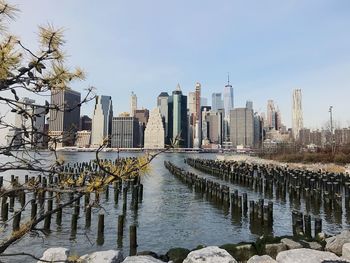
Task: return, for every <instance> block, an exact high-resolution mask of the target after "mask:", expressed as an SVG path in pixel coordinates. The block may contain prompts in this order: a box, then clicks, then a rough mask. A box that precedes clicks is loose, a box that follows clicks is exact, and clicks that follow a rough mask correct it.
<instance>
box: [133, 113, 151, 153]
mask: <svg viewBox="0 0 350 263" xmlns="http://www.w3.org/2000/svg"><path fill="white" fill-rule="evenodd" d="M134 117H135V118H136V120H137V121H138V122H139V127H140V131H139V136H140V138H139V142H140V147H143V145H144V133H145V129H146V125H147V122H148V118H149V110H147V109H140V110H135V111H134Z"/></svg>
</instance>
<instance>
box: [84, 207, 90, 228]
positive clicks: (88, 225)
mask: <svg viewBox="0 0 350 263" xmlns="http://www.w3.org/2000/svg"><path fill="white" fill-rule="evenodd" d="M90 226H91V206H88V207H86V210H85V227H86V228H90Z"/></svg>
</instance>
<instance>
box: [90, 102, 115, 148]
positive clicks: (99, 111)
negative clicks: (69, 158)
mask: <svg viewBox="0 0 350 263" xmlns="http://www.w3.org/2000/svg"><path fill="white" fill-rule="evenodd" d="M112 118H113V105H112V97H111V96H96V102H95V109H94V114H93V116H92V130H91V146H92V147H99V146H101V145H102V144H103V142H104V140H105V139H108V144H107V146H110V139H109V137H110V135H111V132H112Z"/></svg>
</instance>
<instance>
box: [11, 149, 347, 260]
mask: <svg viewBox="0 0 350 263" xmlns="http://www.w3.org/2000/svg"><path fill="white" fill-rule="evenodd" d="M59 154H60V156H61V157H62V158H63V159H65V160H66V161H69V162H77V161H89V160H91V159H94V156H95V155H94V153H89V152H84V153H80V152H79V153H77V152H75V153H59ZM120 155H121V156H135V155H138V154H137V153H135V154H133V153H124V154H120ZM116 156H117V155H116V153H112V152H107V153H101V157H102V158H111V159H114V158H116ZM187 156H188V154H180V153H176V154H170V153H164V154H162V155H160V156H158V157H157V158H155V159H154V161H153V162H152V164H151V166H152V170H151V172H150V174H149V175H147V176H145V177H143V178H142V183H143V185H144V197H143V202H142V204H140V205H139V210H138V211H133V210H130V209H129V208H130V200H129V201H128V212H127V215H126V218H125V223H124V238H123V240H120V239H119V240H118V237H117V224H118V215H120V214H121V213H122V202H120V200H121V197H119V203H118V204H117V205H116V204H115V203H114V198H113V191H112V190H111V192H110V196H109V198H108V199H107V200H106V199H105V198H104V197H103V196H102V197H101V200H104V203H103V207H104V210H103V211H98V210H97V209H93V213H92V220H91V228H89V229H85V214H84V213H83V211H81V213H80V218H79V219H78V228H77V231H76V233H74V235H75V237H76V238H74V237H72V235H71V231H70V226H71V217H72V214H73V211H74V207H70V208H66V209H64V211H63V217H62V225H61V226H57V225H56V221H55V218H54V217H53V219H52V223H51V228H52V231H51V233H50V234H49V235H48V236H47V237H46V238H45V239H41V238H38V237H36V236H27V237H25V238H24V239H22V240H21V241H19V242H18V243H17V244H16V245H14V246H12V247H11V248H9V249H8V250H7V252H8V253H10V252H15V251H16V252H18V251H23V252H29V253H34V254H35V255H37V256H41V254H42V252H43V251H44V250H45V249H46V248H47V247H51V246H63V247H68V248H70V249H71V251H72V252H73V253H77V254H79V255H82V254H86V253H88V252H92V251H96V250H107V249H116V248H117V247H122V248H123V250H124V255H128V253H129V249H128V246H129V233H128V231H129V226H130V225H131V224H136V225H137V239H138V240H137V241H138V251H143V250H152V251H155V252H158V253H165V252H166V251H167V250H168V249H170V248H172V247H185V248H189V249H192V248H194V247H196V246H197V245H200V244H201V245H222V244H225V243H238V242H241V241H254V240H255V239H256V238H257V235H255V234H252V232H254V231H251V230H252V229H251V227H250V225H249V220H248V219H247V217H246V216H242V217H235V216H231V214H230V212H229V209H227V208H222V207H221V206H216V205H215V204H214V203H213V202H211V201H210V200H208V199H206V198H205V196H203V195H202V194H200V193H196V192H195V191H193V190H192V189H190V188H189V187H188V186H187V185H185V184H183V183H182V182H181V181H179V180H178V179H177V178H175V177H174V176H173V175H171V174H170V173H169V172H168V171H167V170H166V168H165V167H164V165H163V162H164V160H170V161H171V162H172V163H174V164H175V165H177V166H180V167H183V168H184V169H186V170H189V171H192V172H194V173H196V174H198V175H200V176H207V177H208V178H210V180H212V181H214V182H219V183H220V184H222V185H228V186H229V187H230V190H231V192H233V191H234V190H238V191H239V193H240V194H241V193H243V192H246V193H247V196H248V199H249V200H255V201H256V200H258V199H259V198H265V200H266V201H270V200H271V201H273V202H274V225H273V229H272V231H273V233H274V234H275V235H287V234H288V235H291V234H292V228H291V210H293V209H300V211H309V212H310V213H311V215H318V214H320V215H321V216H322V217H323V218H324V219H325V220H324V222H323V227H324V229H325V230H326V232H328V233H334V232H339V231H340V230H341V228H342V226H345V225H347V224H348V222H349V219H348V218H347V216H346V215H343V216H340V217H338V218H334V217H333V216H332V215H331V214H328V213H327V211H323V210H322V209H320V208H317V207H316V208H315V206H313V205H311V206H310V205H309V204H305V203H303V202H302V203H295V202H294V201H293V202H289V198H288V195H287V197H286V198H276V197H274V196H273V195H270V194H269V195H265V196H264V195H262V194H260V193H258V192H255V191H253V190H251V189H249V188H245V187H241V186H238V185H232V184H231V183H229V182H226V181H222V180H220V179H218V178H216V177H213V176H211V175H206V174H204V173H202V172H200V171H198V170H194V169H193V168H191V167H190V166H188V165H187V164H184V161H183V160H184V158H186V157H187ZM191 157H201V158H206V159H208V158H215V157H216V155H215V154H200V155H196V154H191ZM16 173H17V172H16ZM10 174H11V173H10V172H9V173H7V174H6V175H5V179H6V178H7V179H8V178H9V176H10ZM24 174H25V173H24V172H20V173H17V174H16V175H18V176H20V177H23V176H24ZM22 180H23V178H22ZM29 210H30V208H28V209H26V211H25V213H30V211H29ZM99 212H103V213H104V214H105V228H104V231H105V235H104V239H103V242H102V240H99V241H100V242H101V243H103V245H97V243H96V240H97V217H98V213H99ZM39 227H42V226H39ZM9 228H11V227H9ZM254 233H255V232H254ZM38 234H40V235H42V233H38Z"/></svg>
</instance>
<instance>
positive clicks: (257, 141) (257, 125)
mask: <svg viewBox="0 0 350 263" xmlns="http://www.w3.org/2000/svg"><path fill="white" fill-rule="evenodd" d="M262 133H263V119H262V118H261V116H259V114H258V113H257V112H255V113H254V147H255V148H258V147H260V146H261V141H262Z"/></svg>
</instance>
